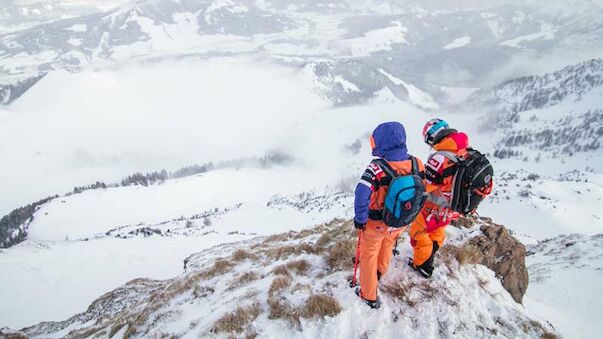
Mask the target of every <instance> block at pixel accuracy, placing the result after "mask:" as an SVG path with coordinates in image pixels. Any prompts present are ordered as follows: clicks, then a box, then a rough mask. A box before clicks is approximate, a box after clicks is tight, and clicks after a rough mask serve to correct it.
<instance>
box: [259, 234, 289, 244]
mask: <svg viewBox="0 0 603 339" xmlns="http://www.w3.org/2000/svg"><path fill="white" fill-rule="evenodd" d="M287 240H289V233H279V234H273V235H271V236H269V237H267V238H266V239H264V241H263V242H262V243H264V244H270V243H273V242H283V241H287Z"/></svg>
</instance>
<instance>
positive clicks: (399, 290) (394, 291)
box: [381, 281, 419, 307]
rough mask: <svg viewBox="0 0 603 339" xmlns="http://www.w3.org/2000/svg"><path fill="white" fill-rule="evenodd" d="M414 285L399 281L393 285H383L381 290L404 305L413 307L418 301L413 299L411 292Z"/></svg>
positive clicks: (410, 282)
mask: <svg viewBox="0 0 603 339" xmlns="http://www.w3.org/2000/svg"><path fill="white" fill-rule="evenodd" d="M415 286H416V285H415V284H414V283H413V282H412V281H400V282H396V283H393V284H387V285H383V286H382V287H381V290H382V291H383V293H386V294H388V295H390V296H392V297H394V298H396V299H398V300H401V301H403V302H404V303H406V305H408V306H410V307H414V306H415V305H416V304H417V303H418V302H419V300H418V299H417V298H413V297H412V295H411V292H412V290H413V288H414V287H415Z"/></svg>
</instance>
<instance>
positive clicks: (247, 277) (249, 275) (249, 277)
mask: <svg viewBox="0 0 603 339" xmlns="http://www.w3.org/2000/svg"><path fill="white" fill-rule="evenodd" d="M259 278H260V276H259V275H258V274H257V273H255V272H253V271H250V272H245V273H243V274H241V275H240V276H239V277H238V278H236V279H235V280H234V281H233V282H232V283H231V284H230V287H229V288H230V289H234V288H237V287H241V286H243V285H246V284H249V283H250V282H252V281H255V280H258V279H259Z"/></svg>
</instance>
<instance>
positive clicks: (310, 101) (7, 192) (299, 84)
mask: <svg viewBox="0 0 603 339" xmlns="http://www.w3.org/2000/svg"><path fill="white" fill-rule="evenodd" d="M157 78H162V79H163V80H162V82H157V81H155V79H157ZM91 82H93V83H95V90H94V92H91V91H90V90H89V86H88V84H89V83H91ZM57 88H58V89H60V91H59V92H56V89H57ZM233 97H236V98H237V100H230V98H233ZM21 99H22V100H19V101H18V102H16V103H15V104H14V105H12V106H10V107H9V108H7V109H4V110H5V111H6V112H7V113H6V114H7V116H8V118H7V119H3V120H2V121H0V122H1V124H0V139H1V140H2V144H3V145H9V144H10V145H11V147H2V148H0V154H1V155H2V157H3V158H4V159H5V160H4V161H3V175H2V176H0V184H1V185H0V187H1V188H0V212H2V213H0V214H4V213H7V212H8V211H10V210H12V209H13V208H16V207H18V206H21V205H23V204H26V203H29V202H31V201H33V200H38V199H40V198H42V197H44V196H47V195H51V194H56V193H57V192H67V191H70V190H72V189H73V186H75V185H87V184H90V183H92V182H95V181H97V180H101V181H105V182H116V181H119V180H121V178H122V177H123V176H125V175H127V174H132V173H134V172H137V171H142V172H146V171H152V170H160V169H162V168H166V169H170V170H175V169H177V168H179V167H183V166H188V165H192V164H197V163H198V164H203V163H207V162H210V161H213V162H216V161H223V160H232V159H237V158H247V157H253V156H258V157H259V156H263V155H265V154H267V153H269V152H271V151H274V150H281V149H282V150H283V151H285V152H287V151H288V150H287V149H283V148H284V147H285V146H290V147H292V146H293V145H291V143H292V142H293V141H292V140H290V138H289V137H288V136H289V135H290V134H291V130H290V129H294V128H295V125H294V123H295V122H299V121H305V120H306V119H308V118H310V117H312V116H314V115H315V114H316V112H317V111H318V110H319V108H320V107H321V106H322V105H323V101H322V99H320V98H318V97H317V96H316V95H315V94H313V93H312V91H311V90H310V89H309V88H308V87H306V81H305V80H304V79H300V77H299V76H297V75H295V74H292V73H290V71H288V70H285V69H283V68H280V67H277V66H270V65H266V66H252V65H249V63H248V62H244V61H233V60H230V61H229V60H228V59H224V60H214V61H210V62H193V63H188V62H186V63H176V62H175V63H171V62H166V63H163V64H159V65H154V66H149V67H141V66H135V65H133V67H131V68H129V69H127V70H126V69H122V70H116V71H85V72H81V73H77V74H72V73H67V72H53V73H51V74H49V75H48V76H46V77H45V78H44V79H42V80H41V81H40V82H39V83H38V84H37V85H36V86H35V87H34V88H33V89H32V90H30V91H28V92H27V93H26V94H25V95H24V96H23V97H22V98H21ZM294 100H301V101H300V102H301V103H303V104H300V105H296V106H295V107H292V106H291V105H290V103H291V102H292V101H294ZM200 103H203V106H202V107H200ZM249 107H254V108H255V109H254V111H253V113H245V116H247V117H248V118H247V119H243V120H241V119H237V117H240V115H241V114H244V113H243V112H249ZM283 112H287V113H288V114H283ZM264 121H271V122H272V124H268V125H266V124H264V123H263V122H264ZM283 126H289V127H287V128H284V127H283ZM109 130H110V131H111V132H110V133H111V134H110V135H111V137H110V138H107V132H106V131H109ZM226 131H228V133H226V134H225V132H226ZM134 135H135V136H136V137H133V136H134ZM234 136H236V138H235V137H234ZM76 140H77V141H76ZM208 145H211V147H208ZM17 150H18V151H17ZM13 152H18V154H20V155H19V157H15V156H11V154H14V153H13ZM31 164H36V165H35V166H31ZM40 171H42V172H43V173H44V175H43V176H41V175H38V174H36V173H41V172H40ZM25 182H27V185H26V184H25Z"/></svg>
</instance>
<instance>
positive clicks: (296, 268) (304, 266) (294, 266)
mask: <svg viewBox="0 0 603 339" xmlns="http://www.w3.org/2000/svg"><path fill="white" fill-rule="evenodd" d="M286 266H287V268H288V269H290V270H291V271H293V272H295V273H297V274H299V275H302V274H305V273H306V272H308V269H310V263H309V262H308V261H307V260H304V259H300V260H294V261H289V262H288V263H287V264H286Z"/></svg>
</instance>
